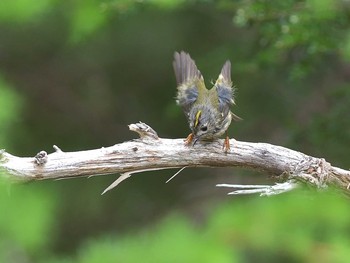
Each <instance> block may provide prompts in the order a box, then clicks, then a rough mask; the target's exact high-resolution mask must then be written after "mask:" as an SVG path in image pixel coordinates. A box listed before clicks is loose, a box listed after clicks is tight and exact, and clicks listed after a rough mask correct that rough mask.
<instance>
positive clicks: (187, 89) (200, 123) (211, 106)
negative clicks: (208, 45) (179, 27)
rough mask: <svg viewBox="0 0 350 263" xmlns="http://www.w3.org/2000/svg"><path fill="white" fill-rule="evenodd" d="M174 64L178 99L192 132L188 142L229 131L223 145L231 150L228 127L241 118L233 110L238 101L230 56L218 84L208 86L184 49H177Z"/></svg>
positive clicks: (209, 137) (206, 138)
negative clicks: (235, 97) (232, 77)
mask: <svg viewBox="0 0 350 263" xmlns="http://www.w3.org/2000/svg"><path fill="white" fill-rule="evenodd" d="M173 67H174V71H175V77H176V82H177V95H176V103H177V104H178V105H179V106H180V107H181V108H182V110H183V112H184V113H185V116H186V118H187V121H188V123H189V126H190V129H191V133H190V134H189V135H188V136H187V138H186V140H185V144H186V145H191V144H192V145H195V144H196V142H197V141H213V140H215V139H218V138H220V137H221V136H222V135H223V134H226V137H225V140H224V144H223V149H224V151H225V152H226V153H227V152H228V151H230V140H229V137H228V134H227V129H228V127H229V126H230V124H231V121H232V120H241V118H240V117H238V116H237V115H235V114H234V113H232V112H231V110H230V108H231V106H232V105H235V100H234V87H233V86H232V81H231V62H230V61H229V60H227V61H226V62H225V63H224V65H223V67H222V69H221V72H220V74H219V77H218V78H217V80H216V82H215V83H214V86H213V87H212V88H211V89H210V90H208V89H207V88H206V86H205V83H204V79H203V76H202V74H201V72H200V71H199V70H198V68H197V66H196V63H195V61H194V60H193V59H192V58H191V56H190V55H189V54H188V53H186V52H184V51H181V52H175V53H174V61H173Z"/></svg>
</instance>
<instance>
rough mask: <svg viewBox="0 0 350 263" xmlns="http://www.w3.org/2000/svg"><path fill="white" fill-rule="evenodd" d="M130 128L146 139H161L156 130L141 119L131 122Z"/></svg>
mask: <svg viewBox="0 0 350 263" xmlns="http://www.w3.org/2000/svg"><path fill="white" fill-rule="evenodd" d="M129 129H130V131H134V132H137V133H138V134H139V135H140V138H141V139H144V138H150V139H156V140H158V139H159V137H158V134H157V133H156V131H155V130H153V129H152V128H151V127H150V126H149V125H147V124H146V123H143V122H141V121H140V122H139V123H135V124H130V125H129Z"/></svg>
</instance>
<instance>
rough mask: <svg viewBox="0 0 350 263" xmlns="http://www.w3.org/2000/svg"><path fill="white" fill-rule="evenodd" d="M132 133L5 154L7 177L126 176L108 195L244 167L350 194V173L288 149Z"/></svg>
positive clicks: (1, 156) (1, 163)
mask: <svg viewBox="0 0 350 263" xmlns="http://www.w3.org/2000/svg"><path fill="white" fill-rule="evenodd" d="M129 128H130V130H132V131H135V132H137V133H139V135H140V138H139V139H135V140H132V141H128V142H123V143H119V144H116V145H114V146H110V147H102V148H100V149H94V150H88V151H77V152H64V151H62V150H61V149H59V148H58V147H57V146H54V149H55V152H53V153H50V154H47V153H46V152H45V151H40V152H39V153H38V154H37V155H36V156H35V157H17V156H13V155H11V154H9V153H7V152H5V150H1V151H0V172H1V175H2V176H3V177H7V178H10V179H14V180H17V181H32V180H43V179H58V178H74V177H81V176H96V175H107V174H115V173H121V174H122V176H121V177H120V178H118V180H117V181H115V182H114V183H113V184H112V185H111V186H110V187H108V188H107V189H106V190H105V192H106V191H108V190H110V189H112V188H113V187H115V186H116V185H118V184H119V183H120V182H121V181H123V180H124V179H126V178H128V177H130V176H131V174H133V173H140V172H143V171H149V170H161V169H170V168H182V167H244V168H249V169H253V170H258V171H261V172H263V173H267V174H269V175H273V176H275V178H276V181H278V182H289V183H290V185H289V186H287V187H285V188H286V189H288V191H289V190H291V189H292V188H293V189H294V186H295V184H296V183H295V182H303V183H307V184H309V185H311V186H314V187H316V188H318V189H320V188H327V187H328V186H331V185H332V186H335V187H337V188H339V189H341V190H343V191H345V192H346V193H348V192H349V193H350V191H349V185H350V171H348V170H344V169H341V168H337V167H333V166H332V165H331V164H330V163H329V162H326V161H325V160H324V159H322V158H316V157H312V156H309V155H306V154H303V153H301V152H298V151H294V150H291V149H288V148H285V147H281V146H276V145H272V144H268V143H252V142H241V141H237V140H234V139H231V140H230V144H231V150H230V152H228V153H225V152H224V151H223V150H222V141H220V140H218V141H214V142H210V143H209V142H208V143H204V142H199V143H197V144H196V145H195V146H193V147H192V146H190V147H189V146H185V144H184V140H183V139H163V138H159V137H158V135H157V133H156V132H155V131H154V130H153V129H152V128H151V127H149V126H148V125H146V124H144V123H141V122H140V123H137V124H131V125H129ZM283 186H285V184H284V185H283ZM233 187H234V186H233ZM266 187H267V188H266ZM236 188H237V187H236ZM240 188H242V187H240ZM245 188H247V189H250V188H251V187H249V186H246V187H245ZM256 189H259V187H255V191H256V192H258V193H262V190H261V189H260V190H256ZM271 189H272V190H273V189H277V192H276V193H279V192H283V191H281V184H278V186H275V187H274V188H269V186H265V190H266V191H270V190H271ZM253 190H254V189H253ZM239 191H242V190H239ZM249 191H252V190H249Z"/></svg>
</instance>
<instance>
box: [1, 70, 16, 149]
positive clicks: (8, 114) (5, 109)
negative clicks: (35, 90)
mask: <svg viewBox="0 0 350 263" xmlns="http://www.w3.org/2000/svg"><path fill="white" fill-rule="evenodd" d="M0 105H1V106H0V107H1V110H0V131H1V135H0V148H5V147H7V146H9V145H10V142H9V140H6V138H8V137H9V136H10V132H11V128H13V126H14V124H15V123H16V122H17V119H18V117H19V114H20V105H21V99H20V97H19V96H18V95H17V93H16V92H15V91H14V90H13V89H12V88H11V87H10V85H9V84H8V83H7V82H6V81H5V80H4V78H3V77H2V76H0Z"/></svg>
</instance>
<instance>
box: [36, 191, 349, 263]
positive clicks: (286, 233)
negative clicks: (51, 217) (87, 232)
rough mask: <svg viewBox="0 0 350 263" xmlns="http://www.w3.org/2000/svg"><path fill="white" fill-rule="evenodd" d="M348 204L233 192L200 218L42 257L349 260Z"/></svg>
mask: <svg viewBox="0 0 350 263" xmlns="http://www.w3.org/2000/svg"><path fill="white" fill-rule="evenodd" d="M347 207H348V200H347V199H344V198H343V197H339V196H337V195H336V194H334V193H333V194H332V193H327V194H325V193H318V194H315V195H305V193H303V192H298V193H297V194H289V195H283V196H276V197H272V198H258V199H241V200H236V199H234V198H232V200H231V201H230V202H226V203H225V204H221V205H220V206H219V207H216V208H215V209H213V210H212V211H211V212H210V214H209V215H208V218H207V220H206V221H205V222H202V223H201V224H198V223H195V222H193V221H191V220H189V219H186V218H185V217H184V216H181V215H178V214H172V215H170V216H168V217H167V218H166V219H165V220H163V221H162V222H160V223H159V225H157V226H152V227H150V228H148V229H147V230H144V231H138V232H137V233H131V234H128V235H124V236H121V237H113V236H111V234H107V235H106V236H103V237H98V238H95V239H90V240H88V241H86V243H85V244H84V245H82V247H81V248H79V251H78V253H77V255H76V256H75V257H73V258H65V259H62V260H61V259H57V258H56V259H52V260H50V261H48V260H47V259H44V261H42V262H51V263H53V262H67V263H68V262H77V263H95V262H96V263H97V262H100V261H101V260H102V259H103V261H104V262H139V261H140V260H141V259H142V262H220V263H221V262H347V258H348V256H349V250H348V246H349V245H350V243H349V238H348V235H349V233H348V232H349V226H350V225H349V222H350V212H349V209H347Z"/></svg>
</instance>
